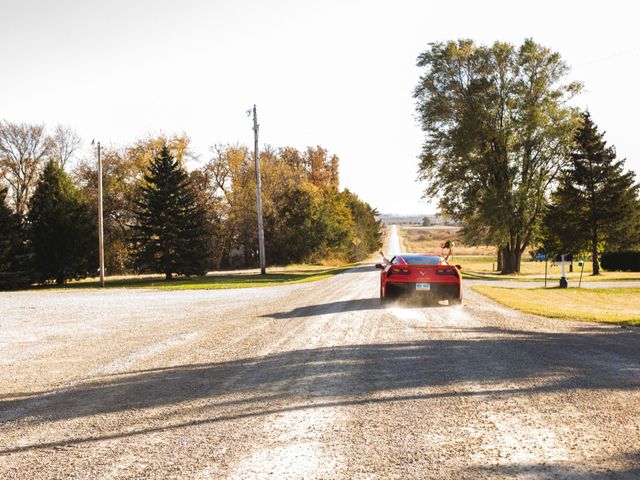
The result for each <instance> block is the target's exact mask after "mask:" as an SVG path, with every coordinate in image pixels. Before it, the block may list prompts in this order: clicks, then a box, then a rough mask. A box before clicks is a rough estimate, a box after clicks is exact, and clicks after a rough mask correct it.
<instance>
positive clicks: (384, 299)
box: [380, 287, 389, 304]
mask: <svg viewBox="0 0 640 480" xmlns="http://www.w3.org/2000/svg"><path fill="white" fill-rule="evenodd" d="M380 303H382V304H385V303H389V299H388V298H387V297H385V296H384V294H383V293H382V287H380Z"/></svg>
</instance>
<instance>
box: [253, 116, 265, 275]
mask: <svg viewBox="0 0 640 480" xmlns="http://www.w3.org/2000/svg"><path fill="white" fill-rule="evenodd" d="M259 128H260V125H258V113H257V111H256V106H255V104H254V105H253V139H254V145H253V159H254V161H255V162H256V199H257V204H258V247H259V249H260V273H261V274H262V275H265V274H266V273H267V271H266V265H265V258H264V229H263V228H262V181H261V180H260V156H259V152H258V129H259Z"/></svg>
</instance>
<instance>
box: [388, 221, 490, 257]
mask: <svg viewBox="0 0 640 480" xmlns="http://www.w3.org/2000/svg"><path fill="white" fill-rule="evenodd" d="M398 234H399V235H400V242H401V243H402V248H403V250H404V251H406V252H424V253H430V252H432V253H440V252H441V250H442V249H441V248H440V245H442V244H443V243H444V242H446V241H447V240H450V241H453V242H455V244H456V246H455V249H454V252H455V253H456V254H457V255H495V252H496V249H495V248H494V247H486V246H478V247H474V246H472V245H465V244H464V243H463V242H462V241H461V240H460V227H442V226H434V227H414V226H399V227H398Z"/></svg>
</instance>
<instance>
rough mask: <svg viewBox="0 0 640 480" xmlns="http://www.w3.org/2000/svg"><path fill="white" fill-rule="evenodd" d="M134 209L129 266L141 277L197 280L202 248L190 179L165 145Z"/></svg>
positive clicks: (199, 214) (200, 221)
mask: <svg viewBox="0 0 640 480" xmlns="http://www.w3.org/2000/svg"><path fill="white" fill-rule="evenodd" d="M141 188H142V189H141V197H140V200H139V201H138V202H137V203H136V212H135V213H136V224H135V225H133V226H132V232H133V235H132V243H133V251H134V263H135V265H136V267H137V268H138V269H139V270H140V271H150V272H160V273H164V274H165V276H166V279H167V280H170V279H171V278H172V274H173V273H177V274H183V275H202V274H204V273H205V270H206V268H205V265H206V246H205V236H204V228H203V218H204V215H203V212H202V211H201V209H200V208H198V207H197V204H196V196H195V193H194V191H193V189H192V188H191V185H190V180H189V177H188V176H187V174H186V172H185V171H184V169H183V168H182V167H181V166H180V164H179V163H178V161H177V160H176V159H175V158H174V157H173V156H172V155H171V153H170V151H169V149H168V148H167V146H166V145H165V146H164V147H162V149H161V150H160V151H159V152H158V153H157V154H156V155H155V156H154V158H153V160H152V161H151V165H150V166H149V170H148V172H147V174H146V175H145V177H144V185H143V186H142V187H141Z"/></svg>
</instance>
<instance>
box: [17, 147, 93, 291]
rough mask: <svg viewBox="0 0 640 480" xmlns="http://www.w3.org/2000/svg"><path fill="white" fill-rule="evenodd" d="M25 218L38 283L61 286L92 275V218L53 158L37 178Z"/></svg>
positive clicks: (85, 204) (87, 207) (87, 206)
mask: <svg viewBox="0 0 640 480" xmlns="http://www.w3.org/2000/svg"><path fill="white" fill-rule="evenodd" d="M28 219H29V236H30V238H31V242H32V247H33V254H34V270H35V274H36V279H37V280H38V281H39V282H48V281H51V280H55V282H56V284H58V285H62V284H63V283H65V282H66V281H67V280H70V279H79V278H84V277H86V276H89V275H95V274H96V270H97V243H98V241H97V226H96V221H95V219H94V218H93V216H92V215H91V214H90V208H89V205H88V203H87V202H86V201H85V200H84V198H83V196H82V193H81V192H80V191H79V190H78V189H77V188H75V187H74V186H73V184H72V182H71V179H70V178H69V176H68V175H67V174H66V173H65V172H64V170H63V169H62V167H60V166H59V165H58V164H57V162H55V161H53V160H51V161H49V163H47V165H46V166H45V168H44V170H43V172H42V175H41V176H40V179H39V180H38V184H37V186H36V190H35V193H34V195H33V197H32V199H31V202H30V209H29V215H28Z"/></svg>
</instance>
